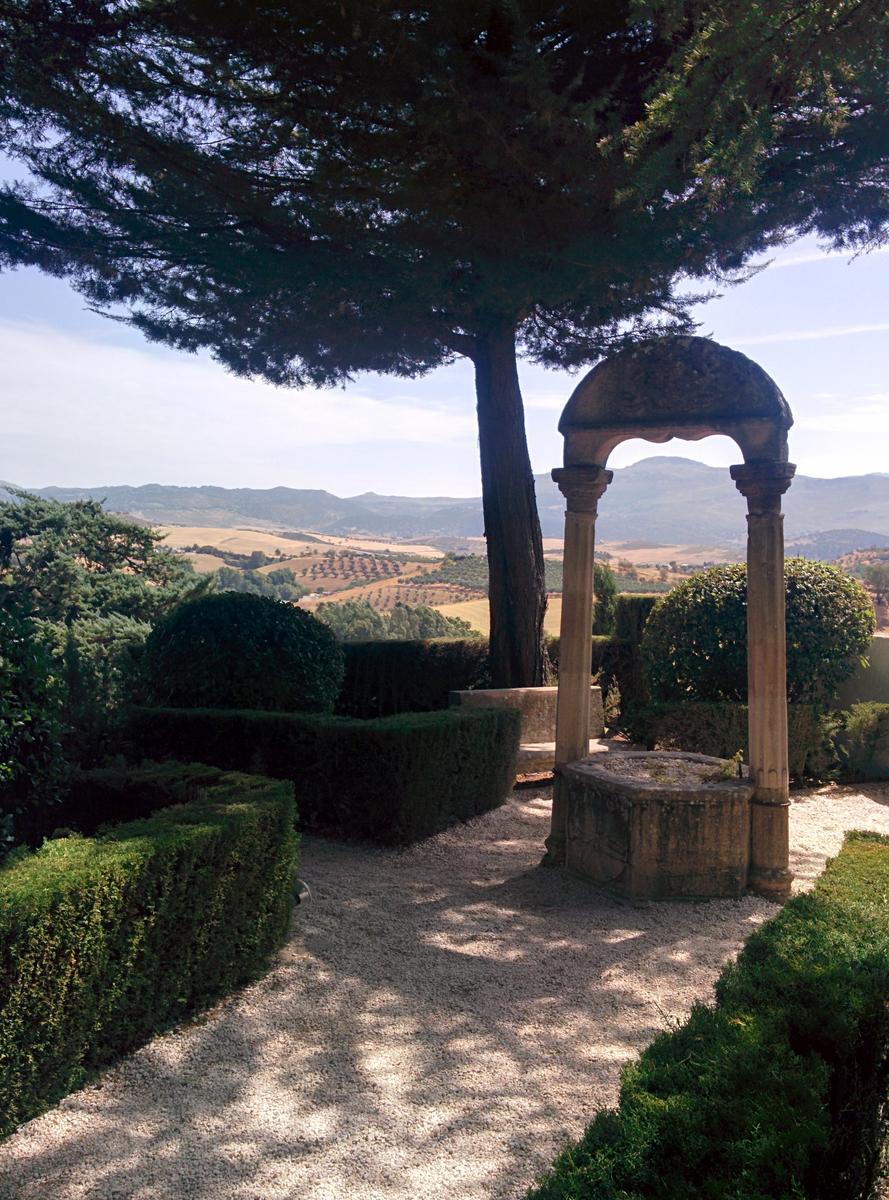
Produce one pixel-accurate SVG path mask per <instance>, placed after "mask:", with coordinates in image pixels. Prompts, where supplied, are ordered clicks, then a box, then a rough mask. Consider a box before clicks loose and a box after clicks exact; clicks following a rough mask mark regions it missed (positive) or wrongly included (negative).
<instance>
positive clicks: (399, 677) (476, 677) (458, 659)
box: [336, 638, 490, 718]
mask: <svg viewBox="0 0 889 1200" xmlns="http://www.w3.org/2000/svg"><path fill="white" fill-rule="evenodd" d="M343 654H344V656H345V662H346V672H345V677H344V679H343V686H342V689H341V691H340V696H339V700H338V701H337V704H336V712H337V713H338V714H339V715H340V716H344V717H362V718H367V717H389V716H394V715H395V714H396V713H405V712H433V711H435V710H437V709H443V708H447V707H448V695H449V694H450V692H456V691H464V690H466V689H468V688H480V687H488V686H489V685H490V673H489V670H488V643H487V640H486V639H482V638H474V639H467V640H465V641H417V642H346V643H345V644H344V645H343Z"/></svg>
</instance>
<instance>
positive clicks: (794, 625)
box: [642, 558, 874, 702]
mask: <svg viewBox="0 0 889 1200" xmlns="http://www.w3.org/2000/svg"><path fill="white" fill-rule="evenodd" d="M785 580H786V586H787V593H786V594H787V601H786V611H787V696H788V699H789V700H796V701H814V702H827V701H829V700H830V698H831V697H832V696H833V694H834V692H835V691H836V688H837V686H838V685H839V684H840V683H842V681H843V680H844V679H846V678H848V676H849V675H851V674H852V672H853V671H854V669H855V667H856V665H857V664H858V663H859V662H860V660H861V658H862V656H863V655H864V654H865V653H866V652H867V649H868V647H869V646H870V643H871V638H872V637H873V633H874V612H873V606H872V605H871V603H870V600H869V598H868V595H867V593H866V592H865V590H864V588H863V587H862V586H861V584H860V583H858V582H857V581H856V580H854V579H852V578H851V577H850V576H849V575H847V574H846V573H845V572H844V571H841V570H840V569H839V568H838V567H834V566H830V565H829V564H828V563H820V562H811V561H809V560H808V559H805V558H790V559H787V561H786V563H785ZM642 654H643V659H644V662H645V667H646V672H647V675H648V683H649V686H650V688H651V693H652V696H654V697H655V698H656V699H658V700H682V699H688V700H735V701H737V700H740V701H746V699H747V568H746V567H745V566H743V565H740V564H738V565H734V566H724V567H711V568H710V569H709V570H707V571H702V572H701V573H700V574H698V575H694V576H692V577H691V579H687V580H685V581H683V582H682V583H680V584H678V585H677V586H676V587H675V588H673V590H672V591H671V592H670V593H669V594H668V595H667V596H665V597H664V598H663V600H660V601H658V603H657V604H656V605H655V607H654V610H653V611H652V613H651V616H650V617H649V619H648V623H647V624H646V627H645V636H644V638H643V641H642Z"/></svg>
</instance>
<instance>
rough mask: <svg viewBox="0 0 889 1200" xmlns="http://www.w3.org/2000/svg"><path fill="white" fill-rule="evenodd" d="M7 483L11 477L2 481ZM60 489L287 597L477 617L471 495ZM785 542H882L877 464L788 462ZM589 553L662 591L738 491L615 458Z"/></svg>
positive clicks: (805, 551)
mask: <svg viewBox="0 0 889 1200" xmlns="http://www.w3.org/2000/svg"><path fill="white" fill-rule="evenodd" d="M535 482H536V486H537V494H538V503H539V507H540V518H541V525H542V529H543V533H544V553H545V557H546V560H547V586H548V591H549V606H548V612H547V618H546V628H547V632H550V633H555V632H557V631H558V625H559V620H560V615H561V558H562V538H561V533H562V523H563V520H564V516H563V514H564V504H563V500H562V497H561V495H560V494H559V492H558V490H557V488H556V487H555V484H554V483H553V482H552V480H551V479H550V478H549V477H548V476H546V475H539V476H537V477H536V480H535ZM8 486H11V485H8ZM36 491H37V494H38V495H41V496H44V497H47V498H52V499H56V500H62V501H70V500H77V499H85V498H93V499H98V500H101V501H102V502H103V504H104V506H105V507H106V508H107V509H109V510H111V511H114V512H120V513H126V514H127V515H129V516H132V517H135V518H136V519H138V520H141V521H145V522H148V523H151V524H153V525H157V526H158V527H159V528H161V529H162V530H163V531H164V534H165V540H166V543H167V544H168V545H169V546H171V547H172V548H173V549H174V550H176V551H177V552H179V553H181V554H183V555H185V556H187V557H188V558H189V560H190V562H191V564H192V567H193V568H194V570H195V571H197V572H199V573H209V572H213V571H217V570H220V569H221V568H224V567H228V568H230V569H231V568H234V569H240V570H250V571H257V572H259V573H260V574H266V575H269V574H271V573H273V572H275V571H280V570H282V569H285V570H287V571H290V572H292V576H293V585H294V586H295V588H296V589H297V590H298V592H299V593H300V598H299V600H298V603H299V604H300V606H301V607H304V608H307V609H309V610H314V609H317V608H318V606H319V605H321V604H329V603H345V602H348V601H359V602H367V603H368V604H370V605H371V606H372V607H373V608H374V609H376V610H377V611H379V612H382V613H389V612H391V611H392V610H393V609H394V608H395V606H396V605H410V606H416V605H426V606H429V607H431V608H435V609H437V610H438V611H440V612H441V613H443V614H444V615H446V616H454V617H460V618H462V619H463V620H465V621H467V622H468V624H469V625H470V626H471V627H472V628H473V629H475V630H477V631H478V632H480V633H487V630H488V606H487V598H486V590H487V569H486V565H485V562H484V554H485V542H484V537H483V536H482V532H483V530H482V516H481V500H480V498H476V497H473V498H452V497H442V496H438V497H409V496H380V495H377V494H375V493H364V494H362V495H359V496H353V497H346V498H341V497H338V496H336V495H334V494H333V493H331V492H327V491H322V490H317V489H296V488H285V487H276V488H269V489H253V488H221V487H211V486H206V487H174V486H170V485H162V484H147V485H143V486H105V487H84V488H60V487H45V488H41V489H37V490H36ZM785 511H786V522H785V532H786V541H787V553H788V555H793V554H799V555H803V556H805V557H809V558H819V559H824V560H827V561H838V560H840V561H842V562H843V565H844V566H846V567H847V569H850V570H852V571H853V572H854V571H855V570H856V564H857V563H858V562H859V561H864V560H865V559H867V558H868V553H865V552H869V554H870V557H873V555H876V556H877V557H879V558H882V557H883V556H884V554H885V553H886V552H887V550H889V474H875V475H863V476H849V477H846V478H840V479H816V478H810V477H806V476H798V477H797V478H796V479H795V480H794V483H793V486H792V487H791V489H790V491H789V492H788V494H787V496H786V497H785ZM597 532H598V535H599V536H598V539H597V555H598V556H599V558H600V559H601V560H602V561H604V562H607V563H608V564H609V566H610V567H611V568H612V570H614V571H615V573H616V574H617V576H618V583H619V587H620V588H621V590H623V591H652V592H655V591H664V590H666V589H667V588H668V587H670V586H672V585H673V584H675V583H676V582H678V581H679V580H680V579H681V578H683V577H684V576H687V575H688V574H689V573H691V572H693V571H694V570H699V569H701V568H702V567H704V566H708V565H712V564H715V563H722V562H736V561H740V560H741V559H743V555H744V533H745V522H744V502H743V499H742V498H741V496H740V495H739V494H738V493H737V492H736V490H735V489H734V487H733V486H732V485H731V481H730V479H729V478H728V473H727V472H726V471H725V470H721V469H718V468H714V467H707V466H704V465H703V464H701V463H697V462H693V461H691V460H688V459H683V458H677V457H669V456H658V457H653V458H649V459H645V460H643V461H641V462H639V463H636V464H634V465H633V466H630V467H625V468H623V469H619V470H616V471H615V472H614V481H613V483H612V484H611V486H610V488H609V490H608V492H607V493H606V496H605V498H604V499H603V501H602V503H601V505H600V516H599V521H598V529H597Z"/></svg>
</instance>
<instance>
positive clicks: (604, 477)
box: [552, 466, 614, 516]
mask: <svg viewBox="0 0 889 1200" xmlns="http://www.w3.org/2000/svg"><path fill="white" fill-rule="evenodd" d="M552 478H553V482H554V483H556V484H557V485H558V488H559V491H560V492H561V493H562V495H563V496H564V497H565V499H566V501H567V502H568V511H569V512H580V513H584V512H585V513H592V514H593V515H594V516H595V513H596V509H597V506H598V503H599V497H600V496H601V495H602V493H603V492H604V491H605V489H606V488H607V487H608V485H609V483H611V481H612V479H613V478H614V472H613V471H606V470H605V468H604V467H595V466H593V467H556V468H555V470H554V471H553V472H552Z"/></svg>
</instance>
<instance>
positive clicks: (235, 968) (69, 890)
mask: <svg viewBox="0 0 889 1200" xmlns="http://www.w3.org/2000/svg"><path fill="white" fill-rule="evenodd" d="M95 781H96V787H97V789H98V790H100V791H101V792H103V793H105V794H106V796H107V794H108V793H111V792H113V791H114V790H115V789H117V790H119V793H120V801H121V807H122V808H126V807H127V804H128V800H127V795H126V793H127V790H128V789H129V788H130V787H131V786H132V784H133V783H134V776H133V775H132V774H131V773H130V772H120V773H119V774H118V775H117V776H116V778H115V774H114V773H113V772H101V773H98V774H97V775H96V776H95ZM88 783H89V780H88V777H84V778H83V779H82V780H81V786H83V787H87V786H88ZM142 786H144V787H146V788H148V789H149V791H151V790H156V791H157V792H158V793H159V794H162V795H165V798H166V802H167V803H170V801H175V802H176V803H175V804H174V806H173V807H168V808H165V809H163V810H162V811H160V812H157V813H155V814H154V815H153V816H151V817H148V818H146V819H144V820H140V821H137V822H134V823H132V824H128V825H120V826H117V827H115V828H113V829H111V830H110V831H109V832H106V833H104V834H103V835H101V836H100V837H98V838H95V839H93V838H82V837H69V838H62V839H59V840H56V841H50V842H47V843H46V844H45V845H44V846H43V848H42V849H41V850H39V851H37V852H36V853H34V854H31V855H28V856H26V857H24V858H22V859H20V860H18V861H16V862H14V863H12V864H11V865H9V866H8V867H7V868H5V869H4V870H2V871H0V981H2V988H0V1133H9V1132H10V1131H11V1130H12V1129H14V1128H15V1127H16V1126H17V1125H18V1124H19V1123H20V1122H22V1121H24V1120H27V1119H28V1118H29V1117H33V1116H35V1115H36V1114H37V1113H39V1112H41V1111H42V1110H43V1109H45V1108H47V1107H48V1106H49V1105H50V1104H53V1103H54V1102H55V1101H56V1100H58V1099H59V1098H60V1097H61V1096H64V1095H65V1094H66V1093H68V1092H70V1091H71V1090H72V1089H73V1088H76V1087H78V1086H80V1085H81V1084H82V1083H83V1082H84V1081H85V1080H86V1079H88V1078H89V1077H90V1076H91V1075H92V1074H93V1073H94V1072H95V1071H96V1070H98V1069H100V1068H101V1067H103V1066H104V1065H106V1064H107V1063H108V1062H110V1061H111V1060H112V1059H114V1058H115V1057H117V1056H118V1055H119V1054H122V1053H124V1052H125V1051H128V1050H131V1049H133V1048H134V1047H135V1046H138V1045H139V1044H140V1043H142V1042H144V1041H145V1040H146V1039H147V1038H149V1037H150V1036H151V1035H152V1034H154V1033H156V1032H157V1031H158V1030H161V1029H163V1028H165V1027H167V1026H169V1025H170V1024H172V1023H173V1022H175V1021H177V1020H179V1019H180V1018H181V1017H183V1016H185V1015H186V1014H188V1013H190V1012H194V1011H195V1010H197V1009H200V1008H203V1007H205V1006H206V1005H208V1004H210V1003H212V1002H213V1001H214V1000H216V999H218V997H220V996H223V995H225V994H226V993H227V992H229V991H231V989H232V988H234V987H237V986H238V985H239V984H242V983H244V982H246V981H247V980H249V979H252V978H255V977H256V976H257V975H258V974H259V973H260V972H261V971H262V970H263V969H264V967H265V966H266V965H267V963H268V961H269V958H270V956H271V955H272V954H273V952H274V950H275V948H276V947H277V946H278V945H279V944H280V943H281V941H282V940H283V938H284V935H285V933H286V930H287V926H288V922H289V917H290V911H291V905H292V885H293V873H294V869H295V865H296V839H295V835H294V832H293V830H294V805H293V789H292V788H291V787H290V785H288V784H286V783H282V782H273V781H271V780H268V779H261V778H258V777H256V776H245V775H224V774H222V773H220V772H218V771H214V770H212V769H208V768H206V767H197V768H196V767H183V766H180V765H175V766H170V767H163V766H162V767H152V768H150V769H149V770H148V771H146V772H145V773H144V775H143V776H142Z"/></svg>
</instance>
